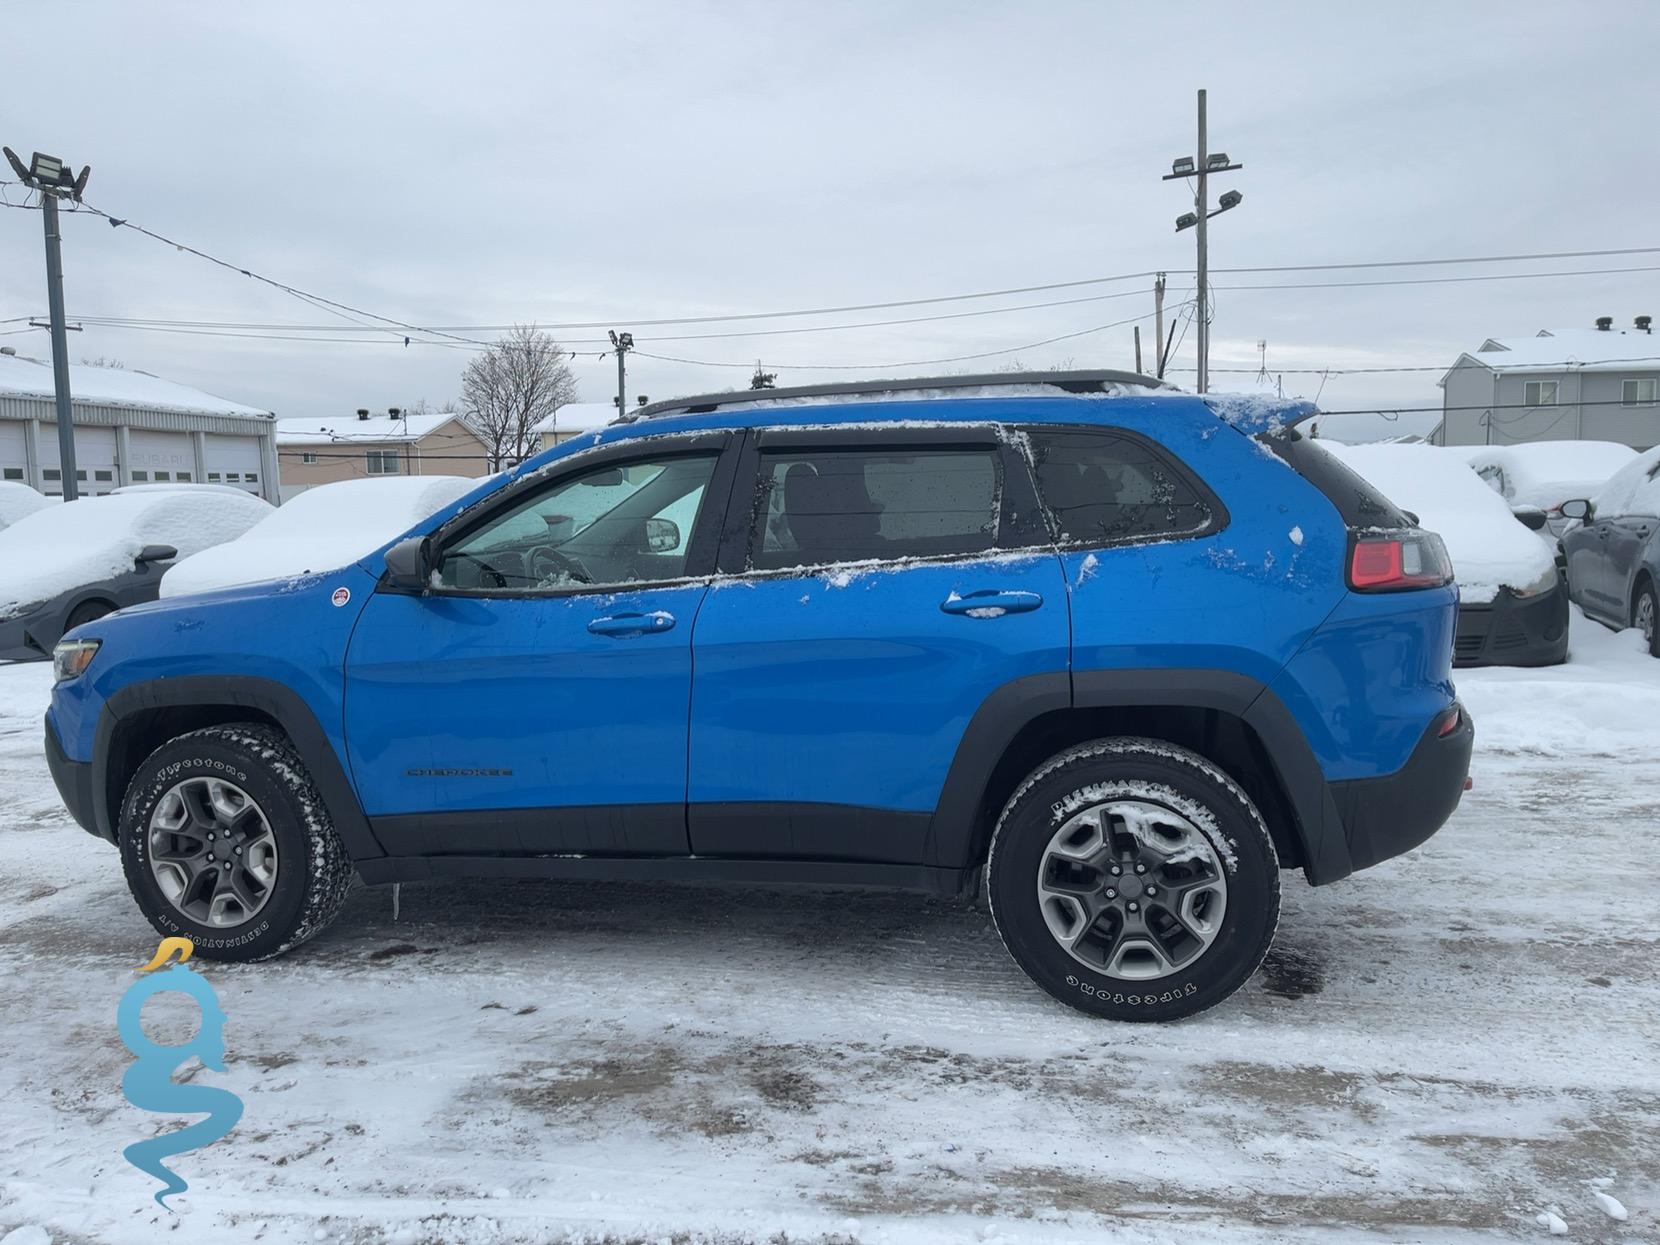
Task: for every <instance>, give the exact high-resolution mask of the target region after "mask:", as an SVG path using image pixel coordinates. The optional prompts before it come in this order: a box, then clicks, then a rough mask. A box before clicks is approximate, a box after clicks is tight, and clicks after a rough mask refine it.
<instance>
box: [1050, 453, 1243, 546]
mask: <svg viewBox="0 0 1660 1245" xmlns="http://www.w3.org/2000/svg"><path fill="white" fill-rule="evenodd" d="M1030 437H1031V444H1032V460H1033V466H1034V467H1035V468H1036V471H1037V482H1038V491H1039V492H1040V493H1041V494H1042V495H1043V501H1044V504H1045V505H1046V506H1047V507H1048V509H1049V513H1050V514H1051V515H1052V516H1053V519H1054V524H1055V532H1056V535H1057V538H1058V539H1059V540H1061V541H1062V542H1065V543H1067V544H1084V545H1091V544H1110V543H1113V542H1116V541H1133V540H1155V539H1160V538H1168V537H1175V536H1196V535H1199V534H1201V533H1203V532H1207V531H1212V530H1214V529H1215V528H1216V527H1217V526H1219V524H1218V517H1219V516H1218V513H1217V511H1218V507H1217V505H1216V504H1214V503H1213V502H1212V500H1211V498H1210V497H1209V495H1208V494H1207V493H1206V491H1205V490H1204V489H1203V488H1202V487H1201V486H1200V485H1199V483H1198V482H1197V481H1196V480H1195V479H1194V478H1193V476H1192V475H1191V474H1190V473H1189V472H1188V471H1186V470H1185V469H1184V468H1182V467H1181V466H1179V465H1178V464H1177V463H1175V462H1174V461H1173V460H1172V459H1170V458H1169V457H1168V456H1167V455H1165V454H1164V453H1162V452H1161V451H1160V450H1159V449H1158V448H1157V447H1156V446H1154V445H1152V444H1151V443H1150V442H1148V441H1145V440H1143V439H1142V438H1140V437H1135V436H1129V435H1126V434H1123V433H1116V432H1095V431H1072V430H1064V431H1062V430H1045V429H1034V430H1033V431H1032V432H1031V434H1030Z"/></svg>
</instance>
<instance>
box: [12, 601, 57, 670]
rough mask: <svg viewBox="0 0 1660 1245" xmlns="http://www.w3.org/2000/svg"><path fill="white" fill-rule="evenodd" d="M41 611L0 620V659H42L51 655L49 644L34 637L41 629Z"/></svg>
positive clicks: (33, 610)
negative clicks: (43, 643) (42, 642)
mask: <svg viewBox="0 0 1660 1245" xmlns="http://www.w3.org/2000/svg"><path fill="white" fill-rule="evenodd" d="M40 615H41V611H40V610H38V609H31V610H30V611H29V612H28V613H26V614H22V615H20V616H18V617H16V618H8V619H6V620H5V621H4V622H0V659H4V660H6V661H44V660H46V659H47V658H50V657H51V656H52V649H51V645H42V644H41V643H40V641H39V640H37V639H36V638H35V631H36V630H41V629H43V628H41V627H40V624H41V623H42V622H43V621H44V619H42V618H41V616H40Z"/></svg>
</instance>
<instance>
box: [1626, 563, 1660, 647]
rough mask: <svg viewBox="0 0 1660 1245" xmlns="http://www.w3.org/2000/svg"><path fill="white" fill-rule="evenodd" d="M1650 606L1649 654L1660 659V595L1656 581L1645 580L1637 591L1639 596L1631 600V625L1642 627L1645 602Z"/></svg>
mask: <svg viewBox="0 0 1660 1245" xmlns="http://www.w3.org/2000/svg"><path fill="white" fill-rule="evenodd" d="M1645 601H1646V602H1647V605H1648V617H1649V619H1650V622H1649V635H1648V652H1649V656H1650V657H1660V595H1656V593H1655V590H1654V581H1653V580H1650V579H1645V580H1644V581H1643V582H1642V585H1641V586H1640V587H1639V588H1638V589H1637V595H1636V596H1634V597H1632V599H1631V625H1632V626H1633V627H1637V626H1641V625H1642V623H1641V619H1642V617H1643V606H1644V602H1645Z"/></svg>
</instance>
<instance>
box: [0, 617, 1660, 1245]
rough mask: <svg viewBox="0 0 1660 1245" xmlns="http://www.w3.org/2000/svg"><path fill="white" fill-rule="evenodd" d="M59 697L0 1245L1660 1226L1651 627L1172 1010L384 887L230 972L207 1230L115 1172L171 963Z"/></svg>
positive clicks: (1, 908) (1533, 697)
mask: <svg viewBox="0 0 1660 1245" xmlns="http://www.w3.org/2000/svg"><path fill="white" fill-rule="evenodd" d="M49 677H50V674H49V671H48V670H47V669H46V668H45V667H44V666H38V665H33V666H14V667H9V668H0V810H3V811H0V972H3V974H4V981H5V1002H4V1004H3V1005H0V1048H3V1050H4V1052H5V1053H4V1056H3V1058H0V1103H3V1104H4V1105H3V1108H0V1122H3V1123H0V1238H5V1234H6V1232H7V1231H8V1230H9V1229H14V1228H19V1227H23V1228H36V1227H38V1228H39V1229H41V1230H42V1231H40V1232H39V1233H31V1234H29V1235H25V1236H20V1237H19V1238H18V1241H19V1242H22V1241H26V1240H33V1241H36V1242H38V1241H44V1240H48V1239H50V1240H52V1241H54V1242H60V1243H61V1242H113V1243H115V1245H125V1243H127V1242H149V1241H155V1240H165V1239H172V1240H177V1241H211V1242H215V1243H217V1242H244V1241H264V1242H290V1241H293V1242H301V1241H305V1242H310V1241H319V1240H326V1241H337V1242H338V1241H351V1242H361V1243H364V1245H381V1243H382V1242H408V1243H414V1242H466V1243H475V1242H479V1243H482V1242H492V1243H493V1242H521V1241H523V1242H541V1241H565V1240H582V1241H607V1242H609V1241H617V1242H632V1241H642V1242H649V1241H674V1242H687V1241H704V1240H712V1241H751V1240H754V1241H774V1240H778V1241H784V1240H788V1241H819V1240H826V1241H891V1242H913V1241H914V1242H956V1241H963V1240H1002V1241H1010V1242H1022V1243H1025V1242H1034V1243H1035V1242H1045V1243H1049V1242H1062V1241H1075V1240H1076V1241H1083V1240H1115V1241H1116V1240H1135V1241H1161V1242H1162V1241H1169V1242H1177V1241H1180V1242H1201V1243H1202V1242H1213V1241H1235V1240H1243V1241H1322V1242H1334V1241H1350V1240H1354V1239H1356V1238H1357V1237H1360V1236H1362V1235H1373V1234H1375V1235H1376V1236H1377V1237H1378V1238H1381V1239H1388V1240H1391V1241H1401V1242H1405V1241H1467V1240H1471V1241H1473V1240H1490V1239H1502V1240H1534V1239H1539V1240H1543V1239H1547V1238H1548V1235H1549V1232H1550V1228H1551V1225H1553V1224H1554V1223H1555V1222H1556V1221H1557V1220H1560V1221H1561V1222H1562V1223H1563V1224H1564V1225H1565V1227H1566V1231H1567V1235H1568V1238H1569V1239H1571V1240H1574V1241H1587V1242H1626V1241H1633V1242H1634V1241H1648V1242H1652V1241H1654V1240H1656V1239H1657V1238H1660V956H1657V954H1656V951H1657V943H1660V907H1657V904H1656V897H1657V896H1660V856H1657V848H1656V844H1657V843H1660V662H1657V661H1654V660H1653V659H1651V658H1648V657H1646V656H1643V655H1642V654H1641V653H1640V652H1639V651H1638V648H1637V641H1636V637H1635V635H1634V634H1633V633H1626V634H1625V635H1622V636H1614V635H1612V634H1610V633H1608V632H1606V631H1604V630H1602V629H1601V628H1600V627H1598V626H1596V625H1595V624H1594V623H1586V622H1585V620H1584V619H1582V618H1579V617H1577V616H1576V618H1575V620H1574V632H1573V661H1572V662H1571V663H1570V664H1569V665H1567V666H1564V667H1559V668H1556V669H1547V670H1530V671H1506V670H1473V671H1464V672H1461V673H1460V674H1459V680H1458V681H1459V687H1460V691H1461V693H1462V695H1463V697H1464V698H1465V700H1466V703H1467V704H1468V705H1469V707H1470V710H1471V712H1472V714H1473V715H1474V717H1475V721H1476V727H1477V738H1478V744H1477V748H1478V752H1477V757H1476V761H1475V767H1474V769H1475V783H1476V785H1475V790H1474V791H1472V792H1471V793H1470V794H1469V795H1468V796H1466V797H1465V801H1464V804H1463V807H1462V808H1461V809H1460V810H1459V812H1458V814H1457V815H1456V817H1455V818H1454V820H1453V821H1452V822H1451V823H1450V824H1449V825H1448V826H1447V828H1446V829H1445V830H1443V831H1442V833H1441V834H1439V835H1438V836H1436V837H1435V838H1434V839H1432V840H1430V842H1429V843H1428V844H1426V845H1425V846H1424V847H1423V848H1421V849H1420V850H1418V851H1416V852H1414V853H1412V854H1411V855H1409V856H1408V857H1406V858H1404V859H1400V860H1396V861H1392V862H1389V863H1388V864H1385V865H1383V866H1381V867H1379V868H1377V869H1374V870H1372V871H1370V872H1367V873H1364V874H1361V875H1358V876H1356V877H1354V878H1351V879H1349V880H1348V881H1345V882H1343V883H1340V884H1338V885H1336V886H1332V887H1328V888H1324V889H1321V890H1311V889H1309V888H1307V887H1305V886H1303V885H1302V884H1301V883H1300V882H1296V881H1294V880H1291V879H1288V889H1287V892H1286V899H1285V910H1284V916H1283V919H1282V921H1281V924H1280V932H1279V937H1278V941H1277V943H1276V946H1275V950H1274V952H1273V954H1272V956H1271V957H1270V959H1269V962H1268V964H1267V966H1266V967H1265V968H1264V970H1263V972H1262V973H1261V974H1260V975H1259V976H1258V977H1257V978H1256V979H1255V980H1253V981H1252V982H1251V983H1250V984H1249V985H1248V986H1247V987H1246V988H1245V989H1244V990H1243V991H1242V992H1241V993H1240V994H1239V995H1238V996H1236V997H1235V998H1234V999H1233V1000H1232V1001H1231V1002H1229V1003H1228V1004H1225V1005H1224V1006H1222V1007H1219V1008H1216V1009H1215V1010H1213V1011H1211V1012H1209V1013H1207V1014H1205V1015H1204V1016H1202V1017H1199V1018H1197V1019H1196V1020H1193V1021H1190V1022H1186V1023H1182V1024H1177V1025H1170V1026H1163V1027H1146V1026H1122V1025H1112V1024H1109V1023H1106V1022H1102V1021H1095V1020H1090V1019H1087V1018H1085V1017H1083V1016H1081V1015H1077V1014H1075V1013H1073V1012H1070V1011H1068V1010H1066V1009H1065V1008H1063V1007H1061V1006H1060V1005H1058V1004H1056V1003H1054V1002H1052V1001H1050V1000H1049V999H1048V998H1047V997H1046V996H1045V995H1043V994H1042V993H1041V992H1040V991H1038V990H1037V989H1036V988H1035V987H1033V986H1032V985H1030V984H1029V983H1028V982H1027V981H1026V980H1025V978H1024V977H1023V976H1022V975H1021V973H1020V971H1019V970H1018V969H1016V968H1015V967H1014V965H1013V964H1012V963H1010V962H1009V960H1008V959H1007V957H1006V956H1005V955H1004V953H1003V951H1002V948H1001V947H1000V946H999V944H998V941H997V938H996V935H995V934H994V933H993V931H992V930H991V928H990V926H989V924H988V922H987V921H986V919H985V918H984V917H983V916H982V915H981V914H979V913H978V912H975V911H973V910H972V909H968V908H961V907H955V906H952V905H948V904H943V903H930V902H927V901H924V900H921V899H917V898H913V897H908V896H892V895H859V894H792V893H785V892H776V891H774V892H762V891H708V890H694V889H681V888H673V887H646V886H621V885H616V886H598V885H573V884H563V883H534V884H533V883H517V884H506V885H502V884H488V883H482V882H481V883H467V884H464V885H447V886H425V887H419V888H416V887H406V888H405V889H404V892H403V905H402V908H403V911H402V919H401V920H400V921H397V922H394V921H393V919H392V910H391V899H390V896H389V894H388V893H387V892H385V891H378V890H361V891H359V892H357V893H356V894H355V896H354V897H353V899H352V901H351V902H350V904H349V905H348V908H347V910H346V912H345V914H344V916H343V917H342V919H341V920H340V921H339V923H338V924H336V925H335V926H334V927H333V928H332V929H330V930H329V931H327V932H326V933H325V934H324V935H323V936H322V937H320V938H318V939H317V940H316V941H315V942H313V943H311V944H309V945H308V946H306V947H305V948H303V949H302V950H301V951H300V952H298V953H296V954H293V955H291V956H289V957H288V958H286V959H283V960H280V961H277V962H275V963H269V964H263V965H259V966H255V967H246V968H238V967H230V966H222V965H211V964H210V965H207V966H206V968H205V971H206V973H207V975H208V976H209V978H210V979H211V980H212V981H213V983H214V984H215V986H216V987H217V989H218V992H219V996H220V999H221V1000H222V1002H223V1003H224V1005H225V1009H226V1011H227V1012H228V1014H229V1017H230V1019H229V1024H228V1026H227V1029H226V1037H227V1042H228V1045H229V1051H230V1054H229V1062H228V1065H227V1066H228V1071H227V1072H225V1073H223V1074H220V1073H205V1074H202V1075H201V1077H200V1079H201V1080H202V1081H203V1082H204V1083H212V1084H216V1085H223V1086H226V1087H229V1088H231V1089H234V1090H235V1091H236V1092H238V1093H239V1094H241V1095H242V1097H243V1099H244V1100H245V1101H246V1104H247V1110H246V1113H245V1114H244V1115H243V1117H242V1120H241V1122H240V1123H239V1124H238V1125H237V1127H236V1128H235V1130H234V1131H232V1132H231V1133H230V1135H229V1136H228V1137H226V1138H225V1139H224V1140H223V1141H220V1142H218V1143H216V1144H214V1145H212V1146H210V1147H208V1148H206V1149H203V1150H197V1151H193V1152H189V1153H186V1154H183V1155H181V1156H179V1158H178V1159H177V1160H176V1161H175V1163H176V1166H177V1167H178V1169H179V1170H180V1172H181V1174H183V1175H184V1176H185V1178H186V1179H188V1180H189V1181H190V1189H189V1191H188V1192H187V1193H185V1194H183V1195H181V1196H179V1197H177V1198H175V1199H174V1205H175V1206H176V1207H177V1210H178V1215H177V1218H176V1219H175V1217H174V1216H173V1215H172V1214H170V1213H168V1212H166V1211H163V1210H160V1209H158V1208H157V1206H156V1205H155V1203H154V1202H152V1201H151V1200H150V1195H151V1193H152V1191H153V1189H154V1182H152V1181H151V1180H150V1179H149V1178H148V1177H145V1176H143V1175H141V1174H140V1173H139V1172H137V1171H136V1170H134V1169H133V1168H131V1167H130V1166H128V1165H127V1164H126V1163H125V1162H124V1161H123V1160H122V1158H121V1149H122V1147H123V1146H125V1145H127V1144H129V1143H130V1142H132V1141H135V1140H138V1139H139V1138H142V1137H146V1136H150V1135H152V1134H154V1133H156V1132H160V1131H163V1130H164V1129H171V1128H172V1127H174V1126H175V1123H176V1121H172V1120H167V1119H165V1118H163V1117H157V1116H151V1115H148V1114H146V1113H144V1112H141V1111H138V1110H137V1109H135V1108H132V1107H130V1106H128V1105H127V1103H126V1102H125V1101H124V1099H123V1098H122V1096H121V1091H120V1079H121V1074H122V1071H123V1070H124V1068H125V1067H126V1066H127V1063H128V1061H129V1056H128V1054H127V1052H126V1050H125V1049H124V1048H123V1046H122V1045H121V1042H120V1040H119V1038H118V1036H117V1033H116V1028H115V1008H116V1002H117V1000H118V999H119V997H120V995H121V993H122V991H123V990H124V989H125V988H126V987H127V985H128V984H130V983H131V982H132V981H133V980H134V970H135V969H136V968H137V967H138V966H139V965H140V964H141V963H143V962H144V961H145V960H146V959H147V958H148V957H149V955H150V954H151V952H152V951H153V950H154V948H155V943H156V937H155V935H154V934H152V932H151V931H150V929H149V927H148V926H147V925H146V924H145V923H144V922H143V921H142V919H141V918H140V917H139V915H138V913H137V911H136V910H135V909H134V907H133V906H132V904H131V903H130V902H129V901H128V898H127V894H126V889H125V886H124V885H123V883H122V880H121V871H120V866H119V864H118V862H117V859H116V856H115V853H114V851H113V850H111V849H110V848H108V847H106V846H104V845H103V844H101V843H99V842H97V841H96V840H94V839H93V838H91V837H90V836H88V835H86V834H84V833H83V832H82V831H81V830H79V829H78V828H77V827H75V826H74V825H73V824H71V823H70V821H69V819H68V818H67V816H66V815H65V814H64V813H63V812H62V810H61V809H60V807H59V804H58V801H57V797H56V795H55V793H54V792H53V790H52V786H51V781H50V779H49V778H48V777H47V774H46V770H45V765H44V762H43V760H42V757H41V743H40V713H41V711H42V709H43V707H44V704H45V701H46V696H47V690H48V687H47V685H48V680H49ZM163 1001H165V1000H158V1001H157V1002H158V1003H159V1002H163ZM184 1014H185V1013H184V1012H183V1011H179V1012H172V1013H164V1014H162V1015H160V1016H157V1017H156V1019H157V1021H158V1025H157V1032H158V1033H161V1034H164V1035H165V1040H172V1041H178V1040H181V1039H182V1037H183V1036H184V1029H183V1028H182V1025H183V1023H184V1022H183V1021H182V1020H181V1017H182V1016H183V1015H184ZM1619 1206H1623V1208H1624V1209H1625V1211H1627V1212H1628V1214H1629V1218H1628V1219H1626V1220H1625V1221H1620V1220H1618V1219H1616V1218H1615V1217H1614V1216H1613V1209H1614V1208H1615V1207H1619ZM175 1227H177V1228H178V1229H179V1232H178V1235H177V1236H172V1237H169V1236H168V1235H167V1233H168V1231H169V1230H170V1229H173V1228H175Z"/></svg>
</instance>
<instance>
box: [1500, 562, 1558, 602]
mask: <svg viewBox="0 0 1660 1245" xmlns="http://www.w3.org/2000/svg"><path fill="white" fill-rule="evenodd" d="M1554 587H1556V566H1555V565H1554V564H1552V565H1551V566H1549V567H1546V568H1545V573H1544V574H1543V575H1541V576H1539V578H1538V579H1536V580H1534V581H1533V582H1532V583H1531V584H1528V585H1527V586H1526V587H1524V588H1512V589H1511V590H1510V591H1512V592H1514V593H1515V594H1516V595H1517V596H1519V597H1524V598H1525V597H1539V596H1544V594H1545V593H1547V592H1549V591H1550V590H1551V589H1552V588H1554Z"/></svg>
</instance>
